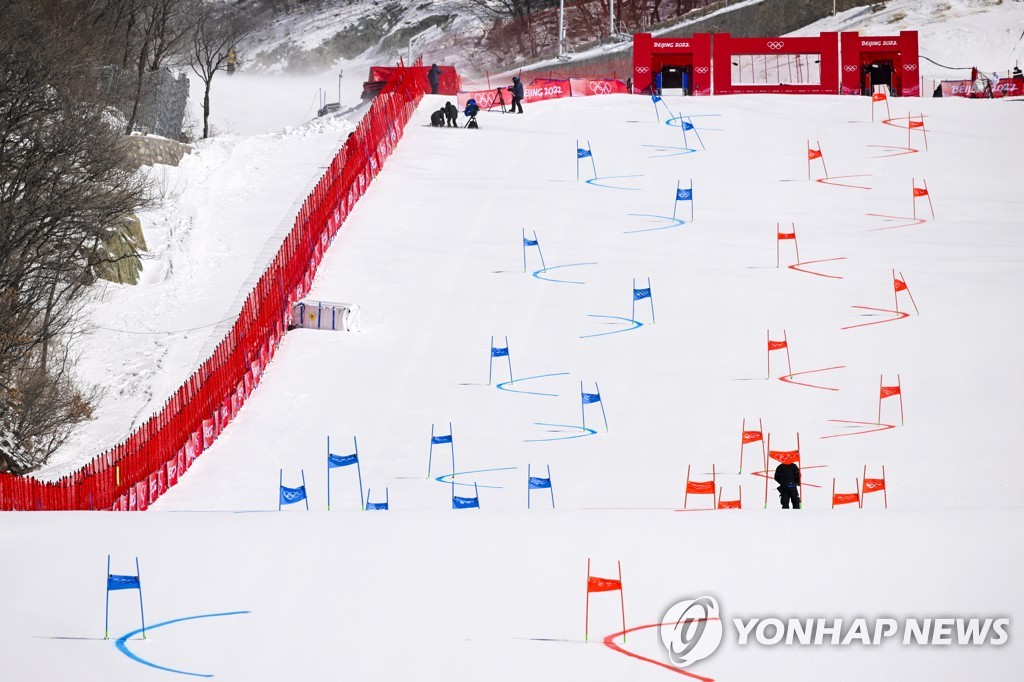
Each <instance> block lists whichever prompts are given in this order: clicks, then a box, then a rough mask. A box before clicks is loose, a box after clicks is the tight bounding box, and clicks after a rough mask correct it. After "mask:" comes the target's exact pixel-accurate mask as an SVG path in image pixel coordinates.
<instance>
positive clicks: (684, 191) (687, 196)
mask: <svg viewBox="0 0 1024 682" xmlns="http://www.w3.org/2000/svg"><path fill="white" fill-rule="evenodd" d="M680 201H689V202H690V222H691V223H692V222H693V205H694V204H695V203H696V202H695V201H694V200H693V180H690V186H689V187H680V186H679V182H678V181H676V200H675V201H674V202H672V220H675V219H676V207H677V206H678V205H679V202H680Z"/></svg>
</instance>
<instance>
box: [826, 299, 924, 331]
mask: <svg viewBox="0 0 1024 682" xmlns="http://www.w3.org/2000/svg"><path fill="white" fill-rule="evenodd" d="M850 307H851V308H859V309H860V310H877V311H878V312H880V313H892V314H893V315H895V316H896V317H890V318H889V319H888V320H876V321H874V322H862V323H860V324H851V325H850V326H848V327H840V328H839V329H840V330H843V329H855V328H857V327H870V326H871V325H873V324H884V323H886V322H895V321H897V320H905V319H906V318H908V317H910V313H905V312H902V311H899V310H889V309H888V308H872V307H871V306H866V305H851V306H850Z"/></svg>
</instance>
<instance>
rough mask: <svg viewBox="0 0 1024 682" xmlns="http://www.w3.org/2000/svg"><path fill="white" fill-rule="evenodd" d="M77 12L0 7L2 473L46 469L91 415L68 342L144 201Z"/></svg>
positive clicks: (22, 0)
mask: <svg viewBox="0 0 1024 682" xmlns="http://www.w3.org/2000/svg"><path fill="white" fill-rule="evenodd" d="M76 4H77V0H0V15H2V16H3V18H4V20H3V21H2V22H0V329H2V330H3V331H2V333H0V434H2V436H3V440H4V442H5V443H6V445H5V447H4V448H3V451H0V469H10V470H17V471H22V470H25V469H26V468H29V467H32V466H36V465H38V464H39V463H41V462H42V461H44V460H45V459H46V457H47V456H48V455H49V454H50V453H51V452H52V450H53V448H55V447H57V446H58V445H59V444H60V443H61V442H62V441H63V439H64V438H66V436H67V434H68V433H70V429H71V427H72V426H73V425H74V424H75V423H77V422H78V421H81V420H82V419H85V418H87V417H88V415H89V413H90V408H89V401H90V396H89V392H88V391H83V390H81V389H79V388H76V387H75V386H74V384H73V383H72V381H71V378H70V377H71V366H72V363H71V360H72V358H71V357H70V356H69V355H68V352H67V345H66V341H67V336H68V333H69V330H70V329H71V328H72V326H73V323H74V320H75V314H76V312H77V310H78V308H79V305H80V302H81V300H82V294H83V293H84V292H85V290H86V287H87V286H88V285H89V283H90V282H91V281H92V268H93V267H94V266H95V264H96V259H97V258H101V257H102V256H101V255H100V254H101V253H102V252H101V251H100V250H99V246H100V244H101V243H102V242H103V241H104V240H105V239H106V237H107V236H108V235H109V234H110V231H111V230H112V229H113V226H115V225H116V224H118V222H119V221H121V220H123V219H124V218H125V216H127V215H129V214H131V213H133V212H135V211H136V210H138V209H139V208H140V207H141V206H143V205H144V204H145V203H146V197H147V192H146V188H145V185H144V181H143V180H142V179H141V178H140V177H139V176H138V175H137V174H135V173H132V172H129V171H127V170H126V169H125V168H126V165H125V163H124V161H125V159H124V152H123V151H122V148H121V146H120V145H119V144H118V141H119V139H120V135H119V134H118V131H116V130H114V129H113V127H112V125H111V122H110V117H109V113H108V106H107V104H106V103H105V102H104V101H103V100H102V99H101V98H100V94H101V91H100V90H99V89H98V88H97V83H96V74H97V72H96V70H95V68H94V67H95V66H96V63H95V62H93V61H91V58H92V57H91V56H90V53H89V52H88V48H87V47H83V46H88V45H89V43H90V41H89V40H88V39H87V38H85V37H84V34H87V33H88V31H85V30H84V28H83V27H84V26H86V24H84V23H83V24H73V23H65V22H64V21H62V17H64V16H66V15H67V14H68V13H69V8H73V7H74V6H75V5H76ZM70 13H71V14H74V13H73V12H70ZM76 16H81V15H76ZM69 26H71V27H72V28H73V31H72V32H71V34H69V33H67V31H68V28H69ZM79 29H82V31H83V34H79V33H77V32H75V31H77V30H79ZM12 447H15V448H17V449H18V451H19V452H20V453H22V455H24V456H21V457H18V458H12V456H11V454H10V453H11V448H12Z"/></svg>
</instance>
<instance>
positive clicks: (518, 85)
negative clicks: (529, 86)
mask: <svg viewBox="0 0 1024 682" xmlns="http://www.w3.org/2000/svg"><path fill="white" fill-rule="evenodd" d="M509 90H511V91H512V106H511V107H509V110H508V113H510V114H515V113H519V114H521V113H523V105H522V101H523V97H525V96H526V93H525V92H524V90H523V82H522V81H521V80H519V76H512V87H511V88H509ZM517 108H518V109H519V111H518V112H517V111H516V109H517Z"/></svg>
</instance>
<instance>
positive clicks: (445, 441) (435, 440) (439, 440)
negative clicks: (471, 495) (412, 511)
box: [427, 338, 511, 478]
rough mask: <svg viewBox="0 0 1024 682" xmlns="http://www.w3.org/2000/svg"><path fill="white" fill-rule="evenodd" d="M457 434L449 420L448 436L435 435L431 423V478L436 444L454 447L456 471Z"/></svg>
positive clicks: (429, 466)
mask: <svg viewBox="0 0 1024 682" xmlns="http://www.w3.org/2000/svg"><path fill="white" fill-rule="evenodd" d="M491 341H492V343H491V346H492V347H493V346H494V343H493V341H494V339H493V338H492V339H491ZM506 345H507V344H506ZM509 362H510V363H511V360H509ZM454 435H455V431H454V430H453V429H452V423H451V422H448V435H446V436H435V435H434V425H433V424H431V425H430V451H429V454H428V458H427V478H430V471H431V468H432V467H433V466H434V446H435V445H451V448H452V471H455V441H454V440H452V436H454Z"/></svg>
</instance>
